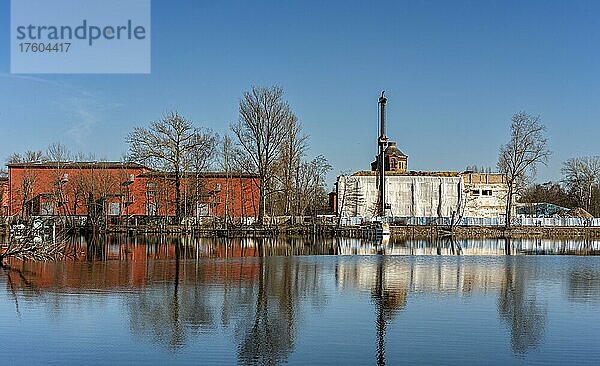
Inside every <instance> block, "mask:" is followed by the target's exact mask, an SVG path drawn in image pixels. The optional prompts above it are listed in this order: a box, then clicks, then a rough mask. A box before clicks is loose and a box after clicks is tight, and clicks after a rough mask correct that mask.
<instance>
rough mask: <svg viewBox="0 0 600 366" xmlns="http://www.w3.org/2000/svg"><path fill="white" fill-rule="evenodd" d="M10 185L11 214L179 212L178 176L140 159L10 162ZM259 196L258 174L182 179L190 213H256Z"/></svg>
mask: <svg viewBox="0 0 600 366" xmlns="http://www.w3.org/2000/svg"><path fill="white" fill-rule="evenodd" d="M5 186H6V190H5V196H6V199H4V196H3V202H5V203H6V206H7V209H6V212H4V213H3V212H0V213H3V214H6V215H9V216H37V215H42V216H48V215H49V216H52V215H68V216H84V215H87V214H88V212H89V211H90V210H92V209H95V210H99V211H100V212H102V213H104V214H106V215H109V216H127V217H129V216H174V215H175V211H176V210H175V179H174V174H171V173H165V172H160V171H155V170H152V169H150V168H147V167H145V166H143V165H139V164H136V163H121V162H47V163H23V164H9V165H8V179H7V180H6V181H5ZM1 187H2V182H1V181H0V189H1ZM258 197H259V182H258V177H257V176H256V175H253V174H240V173H232V174H225V173H198V174H193V173H185V174H184V175H183V177H182V179H181V205H182V212H183V214H184V215H185V216H187V217H192V216H219V217H224V216H225V215H226V214H227V216H229V217H254V216H256V213H257V212H258V199H259V198H258ZM3 204H4V203H3ZM97 212H98V211H97Z"/></svg>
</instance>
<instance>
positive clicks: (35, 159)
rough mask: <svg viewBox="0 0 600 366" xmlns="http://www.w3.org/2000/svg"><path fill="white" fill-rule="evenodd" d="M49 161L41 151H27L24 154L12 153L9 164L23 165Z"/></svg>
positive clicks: (7, 160)
mask: <svg viewBox="0 0 600 366" xmlns="http://www.w3.org/2000/svg"><path fill="white" fill-rule="evenodd" d="M45 161H48V158H47V157H46V155H45V154H44V152H43V151H41V150H27V151H26V152H25V153H24V154H19V153H12V154H11V155H10V156H9V157H8V159H6V163H7V164H22V163H42V162H45Z"/></svg>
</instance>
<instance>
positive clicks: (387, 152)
mask: <svg viewBox="0 0 600 366" xmlns="http://www.w3.org/2000/svg"><path fill="white" fill-rule="evenodd" d="M385 155H394V156H404V157H408V155H406V154H405V153H403V152H402V151H400V149H398V148H397V147H396V145H391V146H388V147H386V148H385Z"/></svg>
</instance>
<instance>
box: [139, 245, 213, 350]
mask: <svg viewBox="0 0 600 366" xmlns="http://www.w3.org/2000/svg"><path fill="white" fill-rule="evenodd" d="M172 240H173V243H172V245H174V246H175V263H174V268H173V269H170V270H172V271H174V276H173V279H172V281H173V282H172V285H166V287H162V286H157V287H155V288H153V289H152V290H151V291H142V292H139V293H138V294H137V295H135V296H133V297H131V299H130V300H129V304H128V305H129V309H130V321H131V329H132V331H133V332H134V333H136V334H141V335H148V336H150V337H151V338H153V339H154V340H155V341H156V342H158V343H160V344H162V345H165V346H167V347H168V348H170V349H173V350H175V349H178V348H180V347H182V346H183V345H184V344H185V342H186V340H187V338H188V337H189V336H190V334H195V333H198V332H200V331H202V330H204V329H207V328H208V329H210V328H213V327H214V323H215V322H214V309H212V307H211V306H210V304H209V299H208V298H207V295H208V294H207V291H206V288H205V286H203V285H202V282H201V281H199V282H200V283H196V284H195V285H194V286H180V277H181V274H180V268H181V266H182V264H181V260H180V258H181V242H180V239H175V238H174V239H172Z"/></svg>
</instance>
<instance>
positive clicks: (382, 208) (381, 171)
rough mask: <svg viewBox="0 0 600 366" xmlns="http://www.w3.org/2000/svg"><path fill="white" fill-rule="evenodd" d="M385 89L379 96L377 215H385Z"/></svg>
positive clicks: (386, 139)
mask: <svg viewBox="0 0 600 366" xmlns="http://www.w3.org/2000/svg"><path fill="white" fill-rule="evenodd" d="M384 93H385V91H382V92H381V96H380V97H379V123H380V125H379V131H380V135H379V139H378V141H377V142H378V145H379V159H378V160H379V161H378V163H379V207H378V216H381V217H383V216H385V206H386V205H385V147H386V145H387V141H388V138H387V137H386V136H385V103H386V102H387V98H386V97H384V96H383V94H384Z"/></svg>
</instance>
